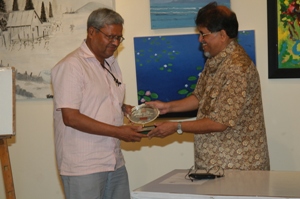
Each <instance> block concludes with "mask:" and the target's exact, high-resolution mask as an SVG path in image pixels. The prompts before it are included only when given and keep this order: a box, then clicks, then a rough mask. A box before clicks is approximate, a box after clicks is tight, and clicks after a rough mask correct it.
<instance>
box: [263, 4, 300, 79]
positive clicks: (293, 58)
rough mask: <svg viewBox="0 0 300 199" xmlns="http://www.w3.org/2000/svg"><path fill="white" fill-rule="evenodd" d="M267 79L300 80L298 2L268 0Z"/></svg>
mask: <svg viewBox="0 0 300 199" xmlns="http://www.w3.org/2000/svg"><path fill="white" fill-rule="evenodd" d="M268 47H269V48H268V53H269V57H268V59H269V78H300V1H299V0H276V1H274V0H268Z"/></svg>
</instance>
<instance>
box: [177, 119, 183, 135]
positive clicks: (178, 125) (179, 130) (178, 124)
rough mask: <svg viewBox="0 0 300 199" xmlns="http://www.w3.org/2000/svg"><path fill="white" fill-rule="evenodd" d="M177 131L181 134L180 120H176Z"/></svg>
mask: <svg viewBox="0 0 300 199" xmlns="http://www.w3.org/2000/svg"><path fill="white" fill-rule="evenodd" d="M177 133H178V134H179V135H181V134H182V133H183V132H182V129H181V122H178V123H177Z"/></svg>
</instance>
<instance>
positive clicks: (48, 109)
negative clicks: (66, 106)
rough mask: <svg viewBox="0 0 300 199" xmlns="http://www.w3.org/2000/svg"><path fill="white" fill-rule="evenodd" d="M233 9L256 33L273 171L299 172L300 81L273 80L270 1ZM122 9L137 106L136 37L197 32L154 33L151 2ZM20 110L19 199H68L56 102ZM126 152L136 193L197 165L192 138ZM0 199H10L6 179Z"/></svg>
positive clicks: (130, 88)
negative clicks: (60, 168)
mask: <svg viewBox="0 0 300 199" xmlns="http://www.w3.org/2000/svg"><path fill="white" fill-rule="evenodd" d="M231 4H232V9H233V10H234V11H235V12H236V14H237V16H238V19H239V23H240V30H255V35H256V52H257V57H256V58H257V68H258V70H259V73H260V77H261V84H262V91H263V103H264V112H265V120H266V127H267V135H268V143H269V150H270V158H271V169H272V170H289V171H299V170H300V158H299V154H298V153H299V151H300V145H299V144H298V142H299V140H300V133H299V132H300V123H299V118H300V105H299V102H300V93H299V87H300V79H272V80H270V79H268V54H267V53H268V51H267V13H266V11H267V3H266V0H251V1H249V0H232V1H231ZM116 10H117V11H118V12H119V13H120V14H121V15H122V16H123V17H124V19H125V30H124V37H125V38H126V40H125V41H124V43H123V46H122V48H121V52H120V53H119V63H120V65H121V68H122V71H123V75H124V82H125V83H126V85H127V96H126V103H129V104H132V105H135V104H137V99H136V92H137V91H136V81H135V78H134V77H135V63H134V51H133V37H135V36H147V35H172V34H185V33H193V28H182V29H162V30H151V29H150V17H149V16H150V15H149V1H148V0H116ZM195 42H196V41H195ZM154 81H155V80H154ZM16 108H17V113H16V122H17V135H16V137H14V138H12V139H9V140H8V141H9V151H10V159H11V164H12V170H13V178H14V184H15V190H16V196H17V198H21V199H40V198H44V199H62V198H63V195H62V188H61V185H60V181H59V177H58V174H57V170H56V165H55V156H54V143H53V122H52V108H53V105H52V100H35V101H17V107H16ZM122 148H123V151H124V155H125V158H126V165H127V169H128V173H129V178H130V184H131V189H135V188H137V187H139V186H142V185H144V184H146V183H148V182H150V181H152V180H154V179H155V178H157V177H159V176H161V175H163V174H165V173H167V172H169V171H171V170H173V169H177V168H182V169H187V168H189V167H190V166H192V164H193V155H194V151H193V136H192V135H187V134H184V135H182V136H179V135H175V134H174V135H173V136H170V137H168V138H165V139H156V138H155V139H152V140H148V139H144V140H143V141H142V142H141V143H122ZM0 175H1V172H0ZM0 198H5V195H4V185H3V181H2V176H0Z"/></svg>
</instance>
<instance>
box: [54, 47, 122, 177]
mask: <svg viewBox="0 0 300 199" xmlns="http://www.w3.org/2000/svg"><path fill="white" fill-rule="evenodd" d="M106 61H107V62H108V63H109V65H110V67H111V68H110V70H111V71H112V73H113V74H114V76H115V77H116V78H118V79H119V80H120V81H121V82H122V74H121V70H120V68H119V65H118V63H117V61H116V60H115V59H114V58H113V57H110V58H108V59H106ZM106 67H107V68H109V66H107V65H106ZM51 75H52V85H53V90H54V128H55V129H54V131H55V149H56V158H57V164H58V169H59V172H60V174H61V175H69V176H75V175H86V174H91V173H96V172H102V171H112V170H115V169H116V168H119V167H121V166H123V165H124V158H123V155H122V152H121V148H120V140H118V139H116V138H113V137H108V136H99V135H92V134H88V133H85V132H82V131H79V130H76V129H74V128H71V127H67V126H65V125H64V123H63V119H62V114H61V110H60V109H61V108H72V109H77V110H79V111H80V113H81V114H84V115H87V116H89V117H91V118H93V119H95V120H97V121H101V122H104V123H107V124H111V125H115V126H120V125H123V113H122V109H121V107H122V105H123V100H124V95H125V85H124V83H122V84H121V85H120V86H116V84H115V82H114V81H113V78H112V76H111V75H110V74H109V73H108V72H107V71H106V70H104V69H103V68H102V66H101V65H100V63H99V61H98V60H97V59H96V58H95V56H94V54H93V53H92V52H91V51H90V50H89V48H88V47H87V45H86V43H85V42H83V43H82V45H81V46H80V47H79V48H78V49H76V50H75V51H73V52H72V53H70V54H69V55H67V56H66V57H65V58H63V59H62V60H61V61H60V62H59V63H58V64H57V65H56V66H55V67H54V68H53V69H52V71H51Z"/></svg>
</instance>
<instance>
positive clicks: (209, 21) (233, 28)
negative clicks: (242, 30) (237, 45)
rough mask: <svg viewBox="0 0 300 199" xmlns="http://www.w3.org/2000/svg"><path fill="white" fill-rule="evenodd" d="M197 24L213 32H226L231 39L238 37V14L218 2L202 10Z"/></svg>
mask: <svg viewBox="0 0 300 199" xmlns="http://www.w3.org/2000/svg"><path fill="white" fill-rule="evenodd" d="M195 23H196V25H197V26H201V27H206V28H207V29H208V30H209V31H211V32H218V31H220V30H225V32H226V34H227V35H228V36H229V38H236V37H237V36H238V28H239V23H238V21H237V18H236V14H235V13H234V12H233V11H231V10H230V9H229V8H227V7H226V6H221V5H218V4H217V3H216V2H211V3H209V4H207V5H206V6H204V7H202V8H201V9H200V10H199V11H198V14H197V17H196V19H195Z"/></svg>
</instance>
